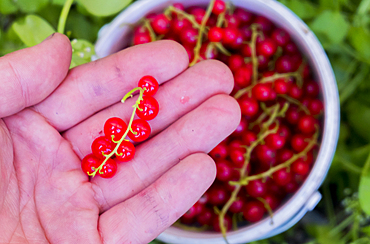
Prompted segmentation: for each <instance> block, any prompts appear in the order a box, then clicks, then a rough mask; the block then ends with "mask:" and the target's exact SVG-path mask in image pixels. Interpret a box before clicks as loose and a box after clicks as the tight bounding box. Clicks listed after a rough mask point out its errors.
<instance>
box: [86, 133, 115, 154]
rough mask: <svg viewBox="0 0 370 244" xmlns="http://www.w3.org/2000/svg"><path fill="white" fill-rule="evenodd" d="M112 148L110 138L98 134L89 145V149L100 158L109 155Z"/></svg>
mask: <svg viewBox="0 0 370 244" xmlns="http://www.w3.org/2000/svg"><path fill="white" fill-rule="evenodd" d="M113 150H114V143H113V142H112V140H111V138H108V137H106V136H100V137H98V138H96V139H95V140H94V141H93V143H92V145H91V151H92V153H93V154H94V155H95V157H98V158H102V159H103V158H105V156H107V155H109V154H110V153H111V152H112V151H113Z"/></svg>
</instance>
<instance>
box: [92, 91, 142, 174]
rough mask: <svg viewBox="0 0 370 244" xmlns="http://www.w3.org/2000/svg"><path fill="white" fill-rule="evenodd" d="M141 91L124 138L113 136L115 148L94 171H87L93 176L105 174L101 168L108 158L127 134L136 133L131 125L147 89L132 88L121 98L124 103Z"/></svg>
mask: <svg viewBox="0 0 370 244" xmlns="http://www.w3.org/2000/svg"><path fill="white" fill-rule="evenodd" d="M137 91H139V92H140V93H139V97H138V99H137V100H136V102H135V104H134V105H133V106H132V107H133V108H134V109H133V111H132V114H131V118H130V122H129V123H128V126H127V129H126V131H125V133H124V134H123V136H122V138H121V139H120V140H119V141H114V136H112V141H113V142H114V143H117V145H116V147H115V148H114V150H112V152H111V153H110V154H108V155H104V154H103V155H104V156H105V159H104V161H103V163H102V164H101V165H100V166H99V167H98V168H97V169H95V170H94V172H93V173H89V172H88V173H87V174H88V175H89V176H91V177H95V175H96V174H97V173H98V172H99V174H103V173H102V172H101V169H102V168H103V166H104V165H105V163H106V162H107V161H108V159H110V158H111V157H112V156H114V155H115V154H116V153H117V150H118V148H119V147H120V145H121V143H122V142H123V141H124V140H126V141H127V139H126V137H127V134H128V133H129V132H130V131H131V133H133V134H136V133H137V132H135V131H132V129H131V126H132V122H133V121H134V118H135V113H136V110H140V108H139V104H140V102H141V101H142V100H143V95H144V91H145V89H143V88H141V87H136V88H134V89H132V90H131V91H129V92H128V93H127V94H126V95H125V96H124V97H123V98H122V100H121V102H122V103H124V102H125V101H126V100H127V99H128V98H129V97H132V96H133V93H135V92H137Z"/></svg>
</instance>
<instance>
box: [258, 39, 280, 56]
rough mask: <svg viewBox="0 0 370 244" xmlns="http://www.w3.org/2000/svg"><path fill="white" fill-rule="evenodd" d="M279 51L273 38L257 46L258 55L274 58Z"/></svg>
mask: <svg viewBox="0 0 370 244" xmlns="http://www.w3.org/2000/svg"><path fill="white" fill-rule="evenodd" d="M276 51H277V45H276V43H275V41H274V40H272V39H271V38H266V39H265V40H263V41H261V42H260V43H258V44H257V54H258V55H262V56H265V57H271V56H273V55H274V54H275V53H276Z"/></svg>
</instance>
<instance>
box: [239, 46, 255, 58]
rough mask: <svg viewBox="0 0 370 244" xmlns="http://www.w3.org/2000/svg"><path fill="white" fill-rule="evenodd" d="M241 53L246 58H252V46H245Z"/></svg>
mask: <svg viewBox="0 0 370 244" xmlns="http://www.w3.org/2000/svg"><path fill="white" fill-rule="evenodd" d="M240 52H241V54H242V55H243V56H244V57H252V49H251V46H249V45H248V44H244V45H243V46H242V47H241V50H240Z"/></svg>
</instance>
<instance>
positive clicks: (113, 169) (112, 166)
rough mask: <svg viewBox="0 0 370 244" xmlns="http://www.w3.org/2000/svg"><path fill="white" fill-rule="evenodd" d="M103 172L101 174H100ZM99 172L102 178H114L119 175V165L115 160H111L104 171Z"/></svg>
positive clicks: (106, 163) (103, 168)
mask: <svg viewBox="0 0 370 244" xmlns="http://www.w3.org/2000/svg"><path fill="white" fill-rule="evenodd" d="M100 172H101V173H100ZM100 172H98V174H97V175H99V176H100V177H102V178H112V177H113V176H114V175H115V174H116V173H117V163H116V161H114V160H113V159H111V158H109V159H108V160H107V162H105V164H104V165H103V167H102V169H101V170H100Z"/></svg>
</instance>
